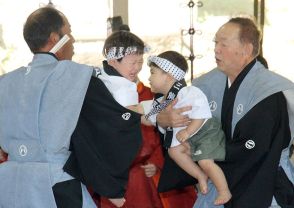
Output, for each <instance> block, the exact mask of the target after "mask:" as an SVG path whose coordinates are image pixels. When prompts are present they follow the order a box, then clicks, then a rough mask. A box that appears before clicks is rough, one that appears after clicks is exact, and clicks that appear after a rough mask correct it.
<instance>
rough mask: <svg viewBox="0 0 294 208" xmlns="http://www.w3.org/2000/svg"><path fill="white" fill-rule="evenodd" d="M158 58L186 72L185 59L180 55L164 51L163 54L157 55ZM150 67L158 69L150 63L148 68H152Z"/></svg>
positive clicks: (186, 64)
mask: <svg viewBox="0 0 294 208" xmlns="http://www.w3.org/2000/svg"><path fill="white" fill-rule="evenodd" d="M158 57H160V58H163V59H166V60H168V61H170V62H171V63H173V64H174V65H176V66H177V67H179V68H180V69H182V70H183V71H184V72H185V73H186V72H187V70H188V63H187V60H186V59H185V57H184V56H183V55H182V54H180V53H178V52H176V51H165V52H163V53H161V54H159V55H158ZM152 65H153V66H156V67H159V66H157V65H156V64H155V63H153V62H151V63H150V66H152ZM159 68H160V67H159Z"/></svg>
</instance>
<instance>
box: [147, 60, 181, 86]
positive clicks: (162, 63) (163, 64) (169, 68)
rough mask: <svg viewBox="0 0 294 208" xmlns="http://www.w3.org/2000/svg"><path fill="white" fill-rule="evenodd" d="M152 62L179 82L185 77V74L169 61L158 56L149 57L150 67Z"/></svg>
mask: <svg viewBox="0 0 294 208" xmlns="http://www.w3.org/2000/svg"><path fill="white" fill-rule="evenodd" d="M150 62H153V63H154V64H156V65H157V66H159V68H161V69H162V70H163V71H165V72H167V73H170V74H171V75H172V76H173V77H174V78H175V79H176V80H178V81H180V80H182V79H184V77H185V72H184V71H183V70H182V69H180V68H179V67H177V66H176V65H174V64H173V63H172V62H170V61H169V60H167V59H164V58H160V57H158V56H149V57H148V65H150Z"/></svg>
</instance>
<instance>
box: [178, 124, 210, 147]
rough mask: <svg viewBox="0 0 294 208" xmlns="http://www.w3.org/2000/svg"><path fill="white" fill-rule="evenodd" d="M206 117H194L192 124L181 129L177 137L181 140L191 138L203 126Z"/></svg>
mask: <svg viewBox="0 0 294 208" xmlns="http://www.w3.org/2000/svg"><path fill="white" fill-rule="evenodd" d="M204 120H205V119H192V120H191V122H190V124H189V125H188V126H187V127H186V128H185V129H182V130H180V131H179V132H178V133H177V135H176V138H177V140H178V141H179V142H185V141H186V140H187V139H189V138H190V137H191V136H192V135H193V134H194V133H195V132H197V130H198V129H199V128H200V127H201V126H202V124H203V122H204Z"/></svg>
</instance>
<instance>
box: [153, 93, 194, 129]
mask: <svg viewBox="0 0 294 208" xmlns="http://www.w3.org/2000/svg"><path fill="white" fill-rule="evenodd" d="M176 103H177V99H175V100H174V101H173V102H172V103H171V104H169V105H168V106H167V107H166V108H165V109H164V110H163V111H161V112H160V113H159V114H158V115H157V117H156V121H157V123H158V125H159V126H161V127H163V128H166V127H169V126H170V127H183V126H188V125H189V123H190V119H189V118H188V116H187V115H182V114H183V112H186V111H189V110H191V109H192V106H185V107H182V108H177V109H174V106H175V104H176Z"/></svg>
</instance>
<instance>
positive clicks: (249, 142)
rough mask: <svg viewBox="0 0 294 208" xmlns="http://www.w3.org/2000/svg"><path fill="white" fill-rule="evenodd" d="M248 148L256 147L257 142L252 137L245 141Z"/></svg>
mask: <svg viewBox="0 0 294 208" xmlns="http://www.w3.org/2000/svg"><path fill="white" fill-rule="evenodd" d="M245 147H246V148H247V149H253V148H254V147H255V142H254V141H253V140H251V139H249V140H247V141H246V143H245Z"/></svg>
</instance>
